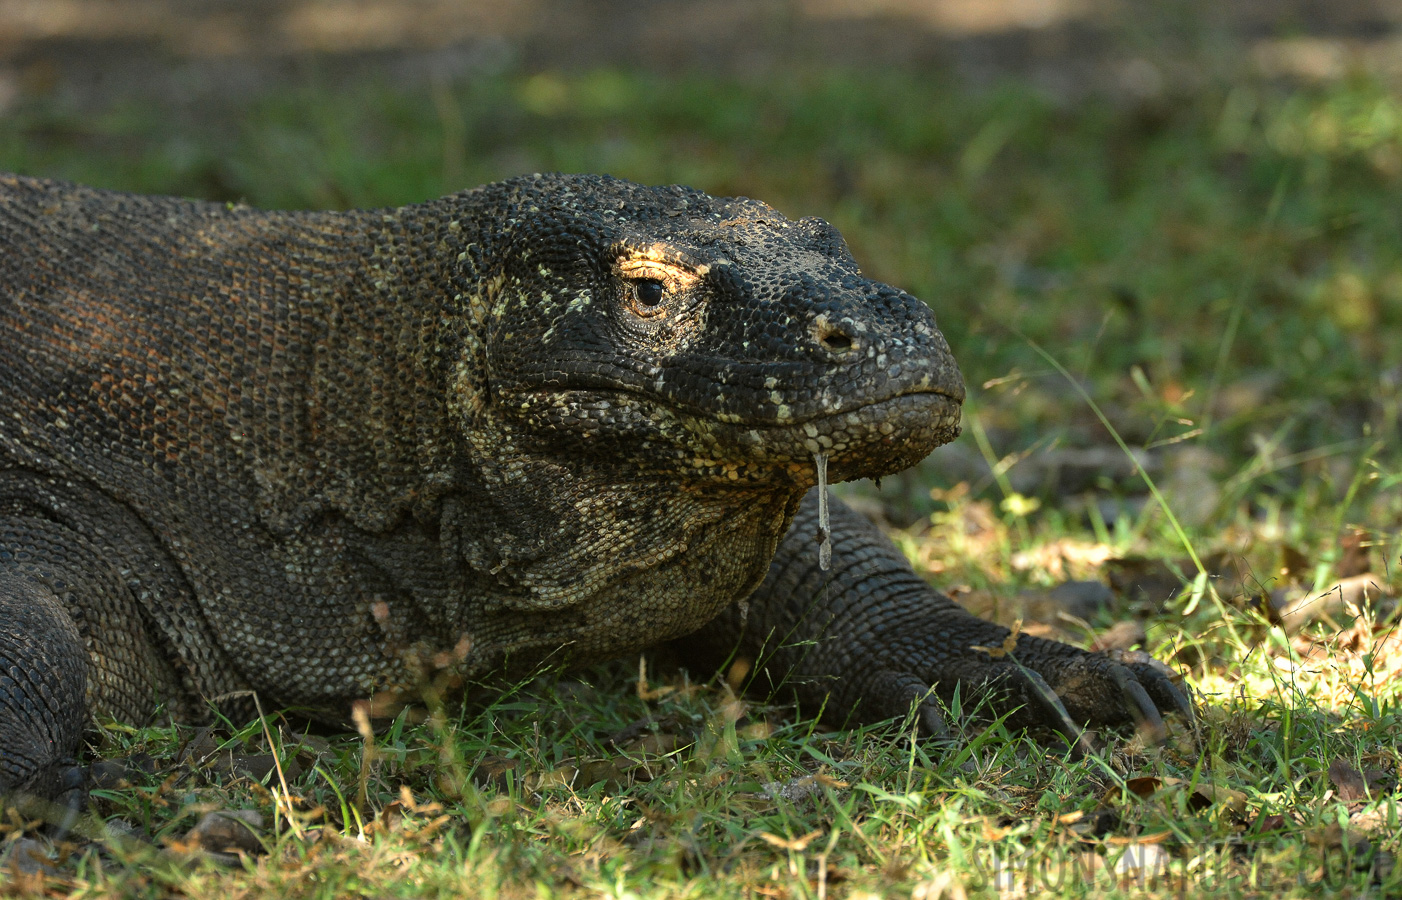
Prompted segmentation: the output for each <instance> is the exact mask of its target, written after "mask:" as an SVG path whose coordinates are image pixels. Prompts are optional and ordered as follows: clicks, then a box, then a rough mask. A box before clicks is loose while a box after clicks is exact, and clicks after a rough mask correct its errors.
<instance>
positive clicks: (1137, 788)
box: [1105, 775, 1178, 799]
mask: <svg viewBox="0 0 1402 900" xmlns="http://www.w3.org/2000/svg"><path fill="white" fill-rule="evenodd" d="M1176 782H1178V779H1176V778H1160V777H1159V776H1157V775H1141V776H1139V777H1137V778H1127V779H1125V787H1127V788H1129V790H1130V792H1131V793H1133V794H1137V795H1139V796H1140V797H1152V796H1153V795H1154V794H1156V793H1158V792H1159V789H1160V788H1162V787H1163V786H1164V785H1165V784H1173V783H1176ZM1105 796H1106V799H1109V798H1111V797H1116V796H1119V791H1116V790H1115V789H1114V788H1111V789H1110V792H1109V793H1107V794H1106V795H1105Z"/></svg>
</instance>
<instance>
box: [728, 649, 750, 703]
mask: <svg viewBox="0 0 1402 900" xmlns="http://www.w3.org/2000/svg"><path fill="white" fill-rule="evenodd" d="M752 668H754V662H753V661H751V660H750V659H749V657H745V656H737V657H735V662H733V663H731V664H730V669H729V671H727V672H726V673H725V683H726V686H727V687H729V688H730V692H731V693H732V694H739V693H740V692H741V690H743V689H744V687H745V679H746V678H748V677H749V675H750V669H752Z"/></svg>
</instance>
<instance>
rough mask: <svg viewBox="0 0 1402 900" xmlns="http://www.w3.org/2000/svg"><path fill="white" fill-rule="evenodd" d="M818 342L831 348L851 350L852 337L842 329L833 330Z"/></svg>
mask: <svg viewBox="0 0 1402 900" xmlns="http://www.w3.org/2000/svg"><path fill="white" fill-rule="evenodd" d="M818 342H819V343H820V344H822V345H823V346H824V347H826V348H828V349H829V350H838V351H842V350H851V349H852V339H851V338H850V337H848V336H847V335H845V334H843V333H842V332H840V331H831V332H828V333H827V334H825V335H823V336H822V337H820V338H818Z"/></svg>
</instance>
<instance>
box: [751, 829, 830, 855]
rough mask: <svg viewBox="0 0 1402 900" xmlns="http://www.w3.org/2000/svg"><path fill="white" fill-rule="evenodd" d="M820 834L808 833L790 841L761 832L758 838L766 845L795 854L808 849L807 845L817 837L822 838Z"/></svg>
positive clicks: (819, 832) (816, 832) (818, 832)
mask: <svg viewBox="0 0 1402 900" xmlns="http://www.w3.org/2000/svg"><path fill="white" fill-rule="evenodd" d="M822 834H823V833H822V832H821V831H810V832H808V833H807V834H805V835H804V836H803V837H800V838H793V839H790V838H783V837H779V835H777V834H770V833H769V832H767V831H761V832H760V833H759V837H760V840H762V841H764V842H765V843H766V844H772V845H773V846H775V847H779V848H781V849H783V850H792V851H793V852H795V853H802V852H803V851H804V850H806V849H808V845H809V844H811V843H813V841H815V840H817V839H818V838H819V837H822Z"/></svg>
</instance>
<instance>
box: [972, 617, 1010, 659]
mask: <svg viewBox="0 0 1402 900" xmlns="http://www.w3.org/2000/svg"><path fill="white" fill-rule="evenodd" d="M1021 635H1022V620H1021V619H1018V620H1017V621H1016V622H1014V623H1013V627H1012V628H1010V629H1009V630H1008V636H1007V637H1005V638H1003V643H1002V645H1001V646H998V647H980V646H977V645H975V644H970V645H969V649H970V650H982V651H983V652H984V653H987V654H988V655H989V656H991V657H993V658H994V659H1002V658H1003V657H1005V656H1007V655H1008V654H1009V653H1012V652H1013V651H1014V650H1016V649H1017V639H1018V637H1020V636H1021Z"/></svg>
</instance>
